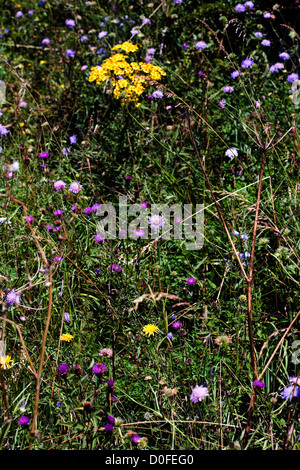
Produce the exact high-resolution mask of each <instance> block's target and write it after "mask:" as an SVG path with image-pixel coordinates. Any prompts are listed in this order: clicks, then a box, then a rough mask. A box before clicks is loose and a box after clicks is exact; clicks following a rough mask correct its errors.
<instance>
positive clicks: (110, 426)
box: [104, 423, 114, 432]
mask: <svg viewBox="0 0 300 470" xmlns="http://www.w3.org/2000/svg"><path fill="white" fill-rule="evenodd" d="M104 429H105V431H106V432H113V430H114V426H113V424H110V423H107V424H106V425H105V426H104Z"/></svg>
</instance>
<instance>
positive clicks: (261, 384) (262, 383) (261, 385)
mask: <svg viewBox="0 0 300 470" xmlns="http://www.w3.org/2000/svg"><path fill="white" fill-rule="evenodd" d="M252 385H254V387H260V388H265V387H266V384H265V383H264V382H262V381H261V380H254V382H253V384H252Z"/></svg>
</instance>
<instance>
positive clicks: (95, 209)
mask: <svg viewBox="0 0 300 470" xmlns="http://www.w3.org/2000/svg"><path fill="white" fill-rule="evenodd" d="M99 207H101V204H99V203H98V202H96V203H95V204H93V205H92V211H93V212H97V210H98V209H99Z"/></svg>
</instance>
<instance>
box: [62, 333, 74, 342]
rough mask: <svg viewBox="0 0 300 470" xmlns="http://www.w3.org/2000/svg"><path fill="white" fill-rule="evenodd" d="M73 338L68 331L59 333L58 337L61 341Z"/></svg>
mask: <svg viewBox="0 0 300 470" xmlns="http://www.w3.org/2000/svg"><path fill="white" fill-rule="evenodd" d="M73 338H74V336H72V335H69V333H64V334H63V335H61V337H60V340H61V341H68V342H69V341H71V340H72V339H73Z"/></svg>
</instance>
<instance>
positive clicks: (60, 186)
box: [53, 180, 66, 191]
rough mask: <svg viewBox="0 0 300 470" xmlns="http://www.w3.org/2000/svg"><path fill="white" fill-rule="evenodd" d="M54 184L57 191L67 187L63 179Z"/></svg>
mask: <svg viewBox="0 0 300 470" xmlns="http://www.w3.org/2000/svg"><path fill="white" fill-rule="evenodd" d="M53 186H54V189H55V190H56V191H60V190H61V189H65V187H66V183H65V182H64V181H63V180H57V181H55V183H54V184H53Z"/></svg>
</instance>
